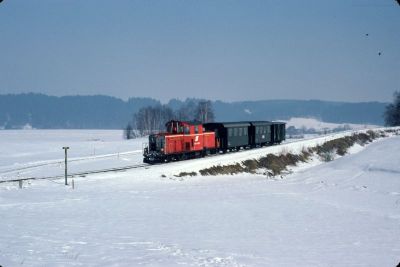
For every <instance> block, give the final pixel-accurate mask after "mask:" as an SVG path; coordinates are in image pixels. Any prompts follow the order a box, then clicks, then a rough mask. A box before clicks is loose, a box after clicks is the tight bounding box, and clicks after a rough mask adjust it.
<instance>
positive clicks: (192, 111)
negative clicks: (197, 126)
mask: <svg viewBox="0 0 400 267" xmlns="http://www.w3.org/2000/svg"><path fill="white" fill-rule="evenodd" d="M196 109H197V107H196V103H195V101H193V100H189V101H187V102H186V103H185V104H184V105H182V106H181V107H180V108H179V109H178V110H177V111H176V114H175V118H176V119H177V120H180V121H192V120H195V117H196Z"/></svg>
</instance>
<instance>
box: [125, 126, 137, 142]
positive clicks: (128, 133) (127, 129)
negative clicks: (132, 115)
mask: <svg viewBox="0 0 400 267" xmlns="http://www.w3.org/2000/svg"><path fill="white" fill-rule="evenodd" d="M134 137H135V133H134V131H133V128H132V125H131V124H130V123H128V125H127V126H126V127H125V129H124V138H125V139H132V138H134Z"/></svg>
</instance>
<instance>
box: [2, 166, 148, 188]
mask: <svg viewBox="0 0 400 267" xmlns="http://www.w3.org/2000/svg"><path fill="white" fill-rule="evenodd" d="M149 166H151V165H150V164H146V163H142V164H136V165H130V166H124V167H118V168H108V169H101V170H93V171H84V172H76V173H71V174H68V176H67V177H69V178H72V177H75V176H83V175H88V174H96V173H107V172H121V171H126V170H130V169H139V168H145V167H149ZM64 177H65V176H64V175H56V176H47V177H25V178H18V179H7V180H0V184H1V183H11V182H18V181H28V180H53V179H61V178H64Z"/></svg>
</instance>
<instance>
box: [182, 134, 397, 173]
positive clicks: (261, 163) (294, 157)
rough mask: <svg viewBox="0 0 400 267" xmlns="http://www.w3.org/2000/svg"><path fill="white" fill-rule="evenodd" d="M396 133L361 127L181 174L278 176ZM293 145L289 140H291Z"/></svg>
mask: <svg viewBox="0 0 400 267" xmlns="http://www.w3.org/2000/svg"><path fill="white" fill-rule="evenodd" d="M393 135H400V128H388V129H377V130H367V131H357V132H354V133H351V134H348V135H344V136H341V137H337V138H331V139H328V140H326V141H324V142H322V143H316V144H311V145H310V146H306V145H304V146H303V147H302V149H301V150H300V151H297V152H292V151H290V146H283V148H282V150H281V151H279V152H276V150H275V152H271V153H267V154H265V155H262V156H259V157H257V158H249V159H245V160H241V161H239V162H232V163H231V164H216V165H212V166H210V167H206V168H202V169H200V170H198V172H195V171H190V172H181V173H179V174H178V175H176V176H178V177H184V176H196V175H197V174H199V175H202V176H209V175H213V176H215V175H234V174H240V173H250V174H259V175H265V176H268V177H277V176H281V177H283V175H285V174H288V173H290V172H291V170H290V169H291V168H292V167H296V166H298V165H299V164H302V163H303V164H307V163H309V162H311V161H314V162H315V161H319V162H328V161H332V160H334V159H336V158H338V157H342V156H344V155H346V154H348V153H349V151H350V150H351V149H352V148H353V147H355V146H357V147H360V148H361V147H364V146H366V145H368V144H369V143H371V142H373V141H375V140H377V139H380V138H386V137H389V136H393ZM288 145H289V144H288Z"/></svg>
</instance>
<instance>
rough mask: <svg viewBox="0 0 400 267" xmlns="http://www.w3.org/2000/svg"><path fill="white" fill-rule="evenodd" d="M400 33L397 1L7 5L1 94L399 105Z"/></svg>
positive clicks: (22, 1) (23, 1) (120, 0)
mask: <svg viewBox="0 0 400 267" xmlns="http://www.w3.org/2000/svg"><path fill="white" fill-rule="evenodd" d="M399 29H400V6H399V5H397V4H396V2H395V1H394V0H393V1H391V0H380V1H372V0H369V1H368V0H365V1H361V0H358V1H355V0H354V1H351V0H343V1H340V0H338V1H324V0H316V1H311V0H310V1H290V0H288V1H277V0H276V1H272V0H271V1H269V0H263V1H234V0H229V1H228V0H227V1H222V0H221V1H215V0H214V1H205V0H202V1H199V0H196V1H194V0H193V1H190V0H179V1H174V0H168V1H167V0H165V1H161V0H160V1H153V0H146V1H145V0H143V1H133V0H129V1H128V0H115V1H101V0H97V1H94V0H84V1H79V0H68V1H67V0H40V1H27V0H4V1H3V2H2V3H1V4H0V93H1V94H4V93H20V92H40V93H46V94H50V95H76V94H80V95H93V94H105V95H112V96H116V97H120V98H123V99H127V98H128V97H135V96H149V97H153V98H156V99H160V100H162V101H167V100H169V99H171V98H180V99H184V98H186V97H201V98H207V99H219V100H224V101H237V100H257V99H323V100H334V101H351V102H358V101H390V100H391V99H392V94H393V92H394V91H395V90H400V30H399ZM379 53H381V55H379Z"/></svg>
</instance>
